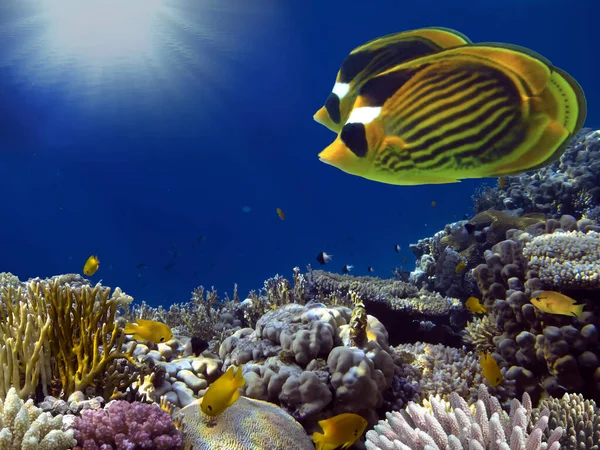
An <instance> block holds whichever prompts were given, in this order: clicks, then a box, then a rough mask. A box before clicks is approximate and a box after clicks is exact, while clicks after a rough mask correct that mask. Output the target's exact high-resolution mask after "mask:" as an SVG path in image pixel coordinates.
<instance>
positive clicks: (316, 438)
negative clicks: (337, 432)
mask: <svg viewBox="0 0 600 450" xmlns="http://www.w3.org/2000/svg"><path fill="white" fill-rule="evenodd" d="M324 438H325V435H324V434H323V433H319V432H317V431H315V432H314V433H313V434H312V440H313V442H314V443H315V447H316V450H322V449H323V439H324Z"/></svg>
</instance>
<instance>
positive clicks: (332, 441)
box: [312, 413, 368, 450]
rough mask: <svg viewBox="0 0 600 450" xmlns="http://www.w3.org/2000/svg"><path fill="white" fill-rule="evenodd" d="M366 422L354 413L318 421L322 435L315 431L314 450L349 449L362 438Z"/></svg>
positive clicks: (313, 437) (313, 436)
mask: <svg viewBox="0 0 600 450" xmlns="http://www.w3.org/2000/svg"><path fill="white" fill-rule="evenodd" d="M367 424H368V422H367V421H366V419H365V418H364V417H362V416H359V415H358V414H354V413H342V414H338V415H337V416H333V417H331V418H329V419H326V420H320V421H319V426H320V427H321V429H322V430H323V433H319V432H317V431H315V432H314V433H313V435H312V439H313V442H314V443H315V447H316V450H335V449H336V448H342V449H344V448H350V447H352V445H353V444H354V443H355V442H356V441H357V440H358V439H359V438H360V437H361V436H362V434H363V433H364V432H365V428H367Z"/></svg>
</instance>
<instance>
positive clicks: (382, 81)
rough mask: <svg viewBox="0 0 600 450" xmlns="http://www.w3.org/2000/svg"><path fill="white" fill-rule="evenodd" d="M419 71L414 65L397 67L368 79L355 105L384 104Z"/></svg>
mask: <svg viewBox="0 0 600 450" xmlns="http://www.w3.org/2000/svg"><path fill="white" fill-rule="evenodd" d="M417 71H418V69H415V68H414V67H407V68H404V65H402V66H398V67H395V68H393V69H390V70H388V71H387V72H384V73H382V74H381V75H378V76H376V77H373V78H371V79H370V80H369V81H367V82H366V83H365V84H364V85H363V87H362V88H361V89H360V93H359V98H358V99H357V100H356V104H355V105H354V107H355V108H356V107H364V106H382V105H383V104H384V103H385V102H386V101H387V100H388V99H389V98H390V97H392V96H393V95H394V94H395V93H396V92H397V91H398V89H400V88H401V87H402V86H404V84H406V83H407V82H408V81H409V80H410V79H411V78H412V77H413V76H414V74H415V73H416V72H417Z"/></svg>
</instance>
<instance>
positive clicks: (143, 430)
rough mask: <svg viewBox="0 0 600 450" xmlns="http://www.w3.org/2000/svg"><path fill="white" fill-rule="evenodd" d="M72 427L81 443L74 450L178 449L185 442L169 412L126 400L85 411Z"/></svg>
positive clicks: (157, 407) (154, 406) (156, 406)
mask: <svg viewBox="0 0 600 450" xmlns="http://www.w3.org/2000/svg"><path fill="white" fill-rule="evenodd" d="M73 428H74V430H75V438H76V439H77V443H78V445H79V446H78V447H75V450H96V449H98V448H102V449H103V450H142V449H149V448H152V449H157V450H178V449H180V448H181V445H182V442H183V441H182V438H181V435H180V433H179V431H178V430H177V429H176V428H175V425H173V422H172V421H171V417H170V416H169V414H167V413H166V412H165V411H163V410H162V409H161V408H160V407H159V406H158V405H149V404H146V403H139V402H133V403H128V402H126V401H124V400H117V401H115V402H113V403H111V404H110V405H109V406H108V407H107V408H105V409H96V410H91V409H88V410H84V411H82V413H81V417H77V418H76V419H75V422H74V424H73Z"/></svg>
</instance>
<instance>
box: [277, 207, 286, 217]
mask: <svg viewBox="0 0 600 450" xmlns="http://www.w3.org/2000/svg"><path fill="white" fill-rule="evenodd" d="M277 215H278V216H279V218H280V219H281V220H285V214H284V213H283V211H282V210H281V208H277Z"/></svg>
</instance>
